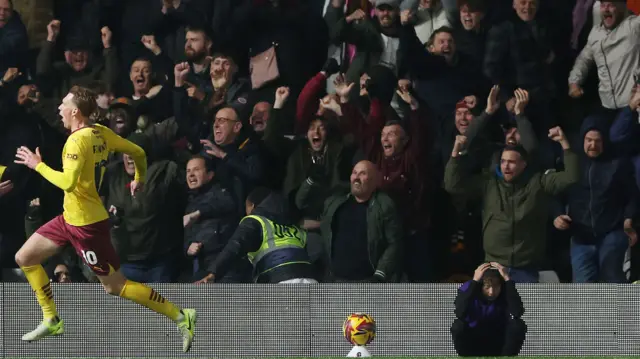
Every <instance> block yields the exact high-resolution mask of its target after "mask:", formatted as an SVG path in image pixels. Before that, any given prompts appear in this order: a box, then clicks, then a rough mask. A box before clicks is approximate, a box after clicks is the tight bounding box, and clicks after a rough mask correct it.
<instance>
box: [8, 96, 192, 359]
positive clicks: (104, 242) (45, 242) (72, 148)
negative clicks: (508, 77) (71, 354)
mask: <svg viewBox="0 0 640 359" xmlns="http://www.w3.org/2000/svg"><path fill="white" fill-rule="evenodd" d="M96 108H97V105H96V96H95V94H93V93H92V92H91V91H90V90H87V89H85V88H82V87H78V86H75V87H73V88H72V89H71V90H70V91H69V94H68V95H67V96H66V97H65V98H64V99H63V100H62V104H61V105H60V107H59V108H58V109H59V110H60V116H61V117H62V123H63V124H64V127H65V128H67V129H68V130H70V131H71V135H69V138H68V139H67V142H66V143H65V145H64V148H63V150H62V168H63V171H62V172H58V171H55V170H53V169H51V168H50V167H49V166H47V165H46V164H45V163H44V162H42V158H41V157H40V151H39V149H38V148H36V152H35V153H33V152H31V150H29V149H28V148H26V147H24V146H23V147H20V148H19V149H18V151H17V153H16V158H17V159H16V161H15V162H16V163H18V164H23V165H26V166H27V167H29V168H31V169H34V170H36V171H37V172H38V173H40V174H41V175H42V177H44V178H45V179H46V180H47V181H49V182H51V183H53V184H54V185H55V186H57V187H59V188H61V189H62V190H63V191H64V192H65V195H64V211H63V213H62V215H60V216H58V217H56V218H54V219H52V220H51V221H50V222H48V223H46V224H45V225H43V226H42V227H40V229H38V230H37V231H36V233H34V234H33V235H32V236H31V237H30V238H29V239H28V240H27V241H26V243H25V244H24V245H23V246H22V248H20V250H19V251H18V253H16V263H18V265H19V266H20V268H21V269H22V270H23V271H24V273H25V276H26V277H27V280H28V281H29V284H30V285H31V287H32V288H33V290H34V291H35V292H36V297H37V298H38V303H39V304H40V307H41V308H42V312H43V315H44V319H43V321H42V322H41V323H40V325H38V327H37V328H36V329H35V330H33V331H32V332H29V333H27V334H25V335H24V336H23V337H22V340H25V341H34V340H38V339H41V338H44V337H47V336H51V335H60V334H62V333H64V323H63V321H62V320H61V319H60V317H59V316H58V312H57V311H56V305H55V303H54V302H53V293H52V291H51V286H50V284H49V278H48V276H47V274H46V272H45V270H44V268H43V267H42V265H41V263H42V262H43V261H44V260H46V259H47V258H49V257H51V256H52V255H54V254H55V253H56V252H58V250H59V249H60V248H61V247H62V246H64V245H65V244H67V243H69V244H71V245H72V246H73V247H74V248H75V250H76V252H77V253H78V255H79V256H81V257H82V259H83V261H84V262H85V263H86V264H87V265H88V266H89V267H90V268H91V269H92V270H93V271H94V272H95V273H96V275H97V276H98V278H99V279H100V282H101V283H102V285H103V287H104V288H105V290H106V291H107V293H109V294H111V295H117V296H120V297H122V298H126V299H128V300H131V301H133V302H135V303H138V304H140V305H143V306H145V307H147V308H149V309H151V310H153V311H155V312H157V313H160V314H163V315H165V316H167V317H168V318H170V319H171V320H173V321H174V322H175V323H176V324H177V325H178V331H179V332H180V333H181V335H182V338H183V345H182V349H183V351H185V352H187V351H189V349H190V348H191V343H192V341H193V336H194V329H195V323H196V311H195V310H193V309H183V310H181V309H180V308H178V307H177V306H176V305H175V304H173V303H171V302H169V301H167V300H166V299H164V298H163V297H162V296H161V295H160V294H158V293H157V292H155V291H154V290H153V289H151V288H150V287H147V286H146V285H144V284H141V283H137V282H133V281H130V280H128V279H126V278H125V277H124V275H123V274H122V273H121V272H120V271H119V268H120V262H119V259H118V257H117V255H116V253H115V250H114V248H113V246H112V245H111V240H110V237H109V222H108V214H107V211H106V209H105V208H104V205H103V204H102V201H101V200H100V196H99V195H98V190H99V188H100V183H101V182H102V177H103V175H104V172H105V165H106V161H107V158H108V156H109V153H110V152H123V153H126V154H128V155H129V156H131V157H132V158H133V159H134V162H135V167H136V173H135V177H134V180H133V181H132V182H131V195H132V196H134V195H135V194H136V192H137V191H140V190H142V186H143V183H144V178H145V174H146V171H147V160H146V156H145V153H144V151H143V150H142V149H141V148H140V147H138V146H136V145H135V144H133V143H131V142H129V141H127V140H125V139H123V138H122V137H119V136H118V135H116V134H115V133H114V132H112V131H111V130H110V129H108V128H106V127H104V126H101V125H98V124H93V123H91V121H90V120H89V117H90V115H91V114H92V113H93V112H94V111H96Z"/></svg>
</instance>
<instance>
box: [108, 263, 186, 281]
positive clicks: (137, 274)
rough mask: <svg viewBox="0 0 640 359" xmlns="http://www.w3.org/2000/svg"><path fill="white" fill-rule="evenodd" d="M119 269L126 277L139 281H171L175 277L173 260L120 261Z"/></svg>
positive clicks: (174, 279) (175, 271) (175, 270)
mask: <svg viewBox="0 0 640 359" xmlns="http://www.w3.org/2000/svg"><path fill="white" fill-rule="evenodd" d="M120 270H121V271H122V274H124V276H125V277H127V279H129V280H132V281H135V282H140V283H173V282H175V281H176V279H177V274H178V273H177V272H178V271H177V269H176V267H175V261H168V260H163V261H158V262H155V263H136V262H129V263H122V264H121V265H120Z"/></svg>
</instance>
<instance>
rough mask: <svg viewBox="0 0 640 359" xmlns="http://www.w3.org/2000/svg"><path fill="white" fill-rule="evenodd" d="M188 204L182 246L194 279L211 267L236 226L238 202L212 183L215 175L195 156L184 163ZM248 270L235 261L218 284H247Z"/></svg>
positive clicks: (220, 186)
mask: <svg viewBox="0 0 640 359" xmlns="http://www.w3.org/2000/svg"><path fill="white" fill-rule="evenodd" d="M187 186H188V187H189V202H188V203H187V209H186V214H185V216H184V221H183V223H184V226H185V229H184V239H185V241H184V244H185V247H184V249H185V253H186V255H187V257H189V258H190V259H192V262H193V278H194V280H195V279H200V278H202V277H203V276H204V274H203V273H201V272H202V271H203V270H205V269H206V268H207V267H209V266H210V265H212V264H213V262H214V261H215V260H216V258H217V257H218V256H219V255H220V253H221V252H222V250H223V249H224V247H225V246H226V244H227V242H228V241H229V238H230V237H231V235H233V231H235V229H236V227H237V226H238V220H239V219H240V218H239V216H238V215H237V212H236V208H237V207H238V204H237V199H236V198H235V197H234V196H233V194H232V193H231V191H229V190H227V189H226V188H224V187H223V186H222V185H221V184H220V183H219V182H217V181H215V180H214V172H213V171H212V170H211V169H210V168H207V166H206V159H205V158H204V157H201V156H198V155H196V156H194V157H192V158H191V160H189V162H188V163H187ZM250 274H251V267H250V265H249V262H247V261H246V260H242V261H238V262H237V263H236V265H235V267H234V268H233V269H232V270H230V271H229V272H228V273H227V274H226V275H225V276H224V277H223V278H222V277H221V278H219V279H218V282H223V283H246V282H248V281H249V279H250Z"/></svg>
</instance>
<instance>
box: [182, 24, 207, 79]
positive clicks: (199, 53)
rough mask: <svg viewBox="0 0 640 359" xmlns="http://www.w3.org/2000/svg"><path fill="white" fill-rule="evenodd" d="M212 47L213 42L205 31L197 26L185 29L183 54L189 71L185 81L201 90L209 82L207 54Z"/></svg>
mask: <svg viewBox="0 0 640 359" xmlns="http://www.w3.org/2000/svg"><path fill="white" fill-rule="evenodd" d="M212 46H213V42H212V41H211V37H210V36H209V35H208V33H207V30H206V29H204V28H201V27H197V26H190V27H188V28H187V33H186V35H185V44H184V54H185V57H186V58H187V62H188V63H189V68H190V69H191V71H190V72H189V76H187V78H186V81H187V82H189V83H190V84H193V85H195V86H196V87H197V88H202V87H203V86H205V84H206V83H207V82H209V77H210V64H211V58H210V57H209V54H210V53H211V47H212Z"/></svg>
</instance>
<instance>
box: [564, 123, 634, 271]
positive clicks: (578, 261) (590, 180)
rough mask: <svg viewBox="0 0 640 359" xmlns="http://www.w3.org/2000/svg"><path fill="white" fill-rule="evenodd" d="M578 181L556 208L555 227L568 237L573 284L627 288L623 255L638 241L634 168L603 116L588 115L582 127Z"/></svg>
mask: <svg viewBox="0 0 640 359" xmlns="http://www.w3.org/2000/svg"><path fill="white" fill-rule="evenodd" d="M580 133H581V137H580V138H579V139H578V140H579V141H580V140H581V141H582V146H583V149H584V151H583V154H582V156H581V166H580V169H581V173H582V174H581V179H580V181H579V182H578V183H576V184H574V185H573V186H571V187H570V188H569V189H568V190H567V195H566V198H564V201H563V202H561V203H558V204H557V206H556V208H555V213H554V215H555V216H554V218H555V220H554V222H553V224H554V226H555V227H556V228H557V229H559V230H561V231H566V230H568V231H570V234H571V266H572V267H573V279H574V282H577V283H593V282H597V281H602V282H607V283H626V282H627V280H626V276H625V274H624V271H623V269H622V267H623V262H624V256H625V253H626V251H627V249H628V248H629V246H630V245H634V244H635V242H636V241H637V234H636V232H635V229H634V225H633V219H634V218H635V217H636V215H637V212H638V204H637V201H638V189H637V187H636V186H635V183H634V175H633V165H632V164H631V162H630V160H629V158H627V157H626V156H625V155H624V154H622V153H621V152H622V151H621V150H620V148H618V146H614V145H613V144H612V143H610V142H609V138H610V137H609V125H608V122H607V121H606V119H605V118H604V117H600V116H591V117H588V118H587V119H585V121H584V122H583V124H582V128H581V131H580Z"/></svg>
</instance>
